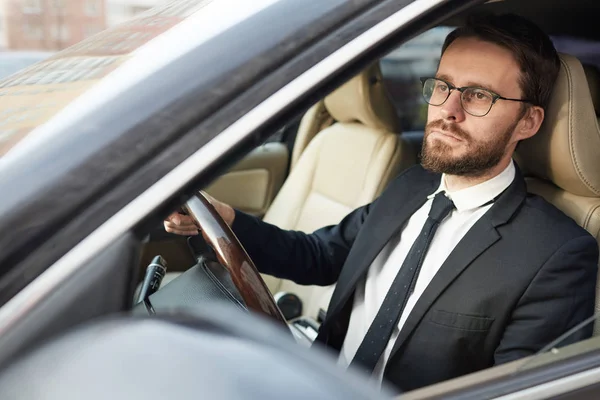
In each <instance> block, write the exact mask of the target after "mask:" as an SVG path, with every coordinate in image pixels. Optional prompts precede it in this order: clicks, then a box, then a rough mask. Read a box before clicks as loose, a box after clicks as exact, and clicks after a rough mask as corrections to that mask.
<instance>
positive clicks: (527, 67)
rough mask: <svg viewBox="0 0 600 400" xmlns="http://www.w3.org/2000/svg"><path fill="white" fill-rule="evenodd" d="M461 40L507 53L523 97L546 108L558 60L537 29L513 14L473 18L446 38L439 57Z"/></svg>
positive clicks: (552, 47)
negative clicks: (517, 72) (482, 43)
mask: <svg viewBox="0 0 600 400" xmlns="http://www.w3.org/2000/svg"><path fill="white" fill-rule="evenodd" d="M461 37H470V38H476V39H479V40H483V41H486V42H490V43H494V44H497V45H500V46H503V47H505V48H507V49H508V50H510V51H511V52H512V54H513V55H514V57H515V59H516V61H517V63H518V64H519V66H520V68H521V79H520V82H519V85H520V86H521V90H522V91H523V97H524V98H525V99H527V100H529V101H530V102H532V103H533V104H534V105H537V106H540V107H542V108H544V109H546V107H547V106H548V103H549V102H550V95H551V94H552V89H553V87H554V83H555V81H556V78H557V76H558V71H559V69H560V60H559V58H558V53H557V52H556V49H555V48H554V44H553V43H552V41H551V40H550V38H549V37H548V35H546V34H545V33H544V32H543V31H542V30H541V29H540V28H539V27H538V26H536V25H535V24H534V23H532V22H531V21H528V20H527V19H525V18H523V17H520V16H518V15H515V14H504V15H486V16H474V17H471V18H469V19H468V21H467V23H466V24H465V25H464V26H462V27H459V28H457V29H455V30H454V31H452V32H451V33H450V34H449V35H448V36H447V37H446V41H445V42H444V46H443V47H442V55H443V54H444V52H445V51H446V49H447V48H448V46H450V44H452V42H454V41H455V40H456V39H458V38H461Z"/></svg>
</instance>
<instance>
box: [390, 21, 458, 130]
mask: <svg viewBox="0 0 600 400" xmlns="http://www.w3.org/2000/svg"><path fill="white" fill-rule="evenodd" d="M452 29H453V28H451V27H445V26H443V27H436V28H433V29H431V30H429V31H427V32H424V33H422V34H421V35H419V36H417V37H415V38H414V39H412V40H410V41H408V42H406V43H404V44H403V45H402V46H400V47H398V48H397V49H395V50H393V51H392V52H391V53H389V54H388V55H386V56H385V57H383V58H382V59H381V61H380V65H381V73H382V74H383V79H384V84H385V86H386V88H387V90H388V92H389V93H390V95H391V97H392V101H393V102H394V105H395V106H396V110H397V112H398V116H399V117H400V120H401V122H402V131H404V132H406V131H422V130H424V129H425V122H426V119H427V104H426V103H425V101H424V100H423V97H422V95H421V82H420V81H419V78H420V77H422V76H433V75H435V72H436V70H437V67H438V63H439V61H440V54H441V51H442V45H443V44H444V39H445V38H446V36H447V35H448V33H450V31H451V30H452Z"/></svg>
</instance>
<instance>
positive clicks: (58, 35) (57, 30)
mask: <svg viewBox="0 0 600 400" xmlns="http://www.w3.org/2000/svg"><path fill="white" fill-rule="evenodd" d="M70 33H71V32H70V29H69V26H68V25H66V24H60V25H58V24H57V25H52V38H53V39H54V40H59V41H61V42H66V41H68V40H69V39H70V36H71V35H70Z"/></svg>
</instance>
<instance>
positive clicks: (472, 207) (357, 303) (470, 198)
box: [339, 162, 515, 382]
mask: <svg viewBox="0 0 600 400" xmlns="http://www.w3.org/2000/svg"><path fill="white" fill-rule="evenodd" d="M514 177H515V167H514V165H513V163H512V162H511V163H509V166H508V167H507V168H506V169H505V170H504V171H503V172H502V173H500V174H499V175H497V176H495V177H494V178H492V179H490V180H487V181H485V182H483V183H480V184H478V185H475V186H471V187H469V188H466V189H462V190H458V191H455V192H450V191H448V189H447V188H446V185H445V176H444V175H442V179H441V182H440V186H439V187H438V189H437V190H436V191H435V192H434V193H432V194H431V195H429V196H428V197H427V201H426V202H425V204H423V206H422V207H421V208H419V209H418V210H417V211H416V212H415V213H414V214H413V215H412V216H411V217H410V218H409V220H408V222H407V223H406V225H405V226H404V228H403V229H402V230H401V231H400V234H399V235H396V236H395V237H392V238H391V240H390V241H389V242H388V243H387V244H386V245H385V247H384V248H383V249H382V251H381V253H379V255H378V256H377V257H376V258H375V260H374V261H373V263H372V264H371V267H370V268H369V272H368V273H367V276H366V279H365V280H363V282H361V283H359V284H358V285H357V287H356V292H355V295H354V306H353V309H352V314H351V316H350V323H349V326H348V333H347V334H346V339H345V340H344V344H343V346H342V349H341V352H340V359H339V363H340V364H341V365H343V366H347V365H349V364H350V362H351V361H352V359H353V358H354V355H355V354H356V351H357V350H358V347H359V346H360V344H361V342H362V340H363V338H364V337H365V335H366V333H367V331H368V329H369V327H370V326H371V323H372V322H373V320H374V319H375V315H376V314H377V312H378V311H379V308H380V307H381V304H382V303H383V300H384V298H385V296H386V294H387V292H388V290H389V289H390V287H391V285H392V282H393V281H394V279H395V277H396V275H397V274H398V272H399V271H400V268H401V266H402V263H403V262H404V259H405V258H406V255H407V254H408V252H409V250H410V248H411V246H412V245H413V243H414V241H415V240H416V238H417V236H418V235H419V233H420V232H421V229H422V228H423V225H425V220H426V219H427V217H428V214H429V210H430V209H431V204H432V203H433V197H434V196H435V195H436V194H437V193H439V192H441V191H446V193H447V196H448V197H450V199H452V201H453V202H454V205H455V207H456V209H455V210H453V211H452V212H451V213H450V215H449V216H448V217H446V219H444V220H443V221H442V223H441V224H440V226H439V227H438V229H437V232H436V233H435V236H434V237H433V239H432V241H431V244H430V247H429V249H435V251H428V252H427V254H426V255H425V258H424V260H423V264H422V267H421V271H420V273H419V276H418V278H417V282H416V286H415V290H414V292H413V293H412V294H411V295H410V296H409V298H408V300H407V303H406V307H405V308H404V311H403V312H402V315H401V316H400V320H399V322H398V325H397V326H396V327H395V328H394V331H393V332H392V336H391V338H390V341H389V343H388V345H387V347H386V349H385V351H384V352H383V355H382V357H381V358H380V359H379V362H378V364H377V366H376V367H375V370H374V371H373V378H374V379H376V380H378V381H380V382H381V380H382V377H383V370H384V366H385V364H386V363H387V361H388V358H389V356H390V353H391V352H392V348H393V347H394V343H395V342H396V339H397V338H398V334H399V333H400V330H401V329H402V326H403V325H404V323H405V322H406V319H407V318H408V315H409V314H410V312H411V310H412V309H413V307H414V306H415V303H416V302H417V300H418V299H419V297H421V295H422V294H423V292H424V291H425V289H426V288H427V286H428V285H429V283H430V282H431V280H432V279H433V277H434V276H435V274H436V273H437V271H438V270H439V269H440V267H441V266H442V264H443V262H444V261H445V260H446V258H447V257H448V256H449V255H450V253H451V252H452V250H453V249H454V247H456V245H457V244H458V242H459V241H460V240H461V239H462V238H463V236H464V235H465V234H466V233H467V232H468V231H469V229H471V227H472V226H473V225H474V224H475V223H476V222H477V221H478V220H479V218H481V217H482V216H483V215H484V214H485V213H486V211H488V210H489V209H490V208H491V207H492V203H491V201H492V200H493V199H494V198H496V197H497V196H498V195H499V194H500V193H502V192H503V191H504V190H505V189H506V188H507V187H508V186H509V185H510V184H511V183H512V181H513V179H514Z"/></svg>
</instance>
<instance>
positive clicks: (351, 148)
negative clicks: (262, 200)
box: [264, 65, 416, 318]
mask: <svg viewBox="0 0 600 400" xmlns="http://www.w3.org/2000/svg"><path fill="white" fill-rule="evenodd" d="M323 105H324V107H325V109H326V111H327V112H328V113H329V115H331V117H332V118H333V119H334V121H335V122H334V123H333V124H332V125H330V126H328V127H326V128H325V129H323V130H321V131H320V132H319V133H318V134H316V136H315V137H314V139H312V140H310V142H309V143H308V145H307V147H306V149H305V150H304V151H302V153H301V155H300V156H299V158H298V160H297V162H296V164H295V165H294V168H293V169H292V171H291V173H290V175H289V177H288V178H287V180H286V181H285V183H284V184H283V186H282V188H281V190H280V192H279V193H278V195H277V197H276V198H275V200H274V201H273V203H272V205H271V207H270V209H269V210H268V211H267V213H266V215H265V217H264V220H265V221H266V222H269V223H272V224H274V225H277V226H279V227H280V228H283V229H288V230H299V231H304V232H313V231H315V230H317V229H319V228H321V227H324V226H327V225H333V224H337V223H338V222H339V221H341V219H342V218H343V217H344V216H346V215H347V214H348V213H349V212H351V211H352V210H354V209H355V208H358V207H360V206H362V205H365V204H367V203H369V202H371V201H373V200H374V199H375V198H376V197H377V196H378V195H379V194H381V192H382V191H383V189H384V188H385V186H386V185H387V184H388V183H389V181H390V180H391V179H393V178H394V177H395V176H396V175H397V174H398V173H399V172H400V171H401V170H403V169H405V168H407V167H409V166H411V165H414V164H415V163H416V152H415V151H414V149H412V147H411V146H410V145H409V144H407V143H406V142H405V141H404V140H403V139H402V138H401V136H400V135H399V133H400V132H399V131H400V121H399V119H398V116H397V114H396V110H395V108H394V106H393V104H392V102H391V100H390V98H389V97H388V94H387V92H386V91H385V88H384V86H383V81H382V77H381V72H380V70H379V67H378V65H373V66H371V67H369V68H368V69H367V70H365V71H364V72H363V73H361V74H359V75H358V76H356V77H354V78H353V79H351V80H350V81H348V82H347V83H346V84H344V85H343V86H341V87H340V88H338V89H337V90H336V91H335V92H333V93H332V94H331V95H329V96H328V97H326V98H325V100H324V103H323ZM264 278H265V281H266V283H267V285H268V287H269V289H270V290H271V292H272V293H274V294H275V293H277V292H281V291H283V292H291V293H295V294H296V295H298V296H299V297H300V298H301V299H302V301H303V303H304V312H303V315H305V316H309V317H313V318H316V317H317V314H318V310H319V308H323V309H326V307H327V305H328V303H329V298H330V296H331V293H332V291H333V288H332V287H329V288H318V287H313V286H301V285H297V284H295V283H293V282H290V281H287V280H280V279H276V278H273V277H270V276H264Z"/></svg>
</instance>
